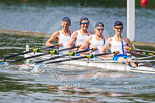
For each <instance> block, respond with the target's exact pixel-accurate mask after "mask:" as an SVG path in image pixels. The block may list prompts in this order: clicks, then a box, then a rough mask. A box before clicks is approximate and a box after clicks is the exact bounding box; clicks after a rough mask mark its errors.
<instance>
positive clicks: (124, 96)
mask: <svg viewBox="0 0 155 103" xmlns="http://www.w3.org/2000/svg"><path fill="white" fill-rule="evenodd" d="M15 1H16V2H13V1H11V2H10V3H9V2H8V1H7V0H6V2H4V1H2V0H0V2H1V4H0V14H1V15H0V20H1V23H0V29H5V30H26V31H38V32H45V33H53V32H54V31H55V30H59V29H61V25H60V22H61V19H62V18H63V17H64V16H69V17H70V18H71V20H72V26H71V27H70V29H72V30H76V29H79V28H80V27H79V19H80V17H81V16H87V17H88V18H89V19H90V22H91V24H90V27H89V30H94V25H95V23H96V22H97V21H102V22H103V23H104V24H105V31H104V34H107V35H109V36H113V34H114V32H113V30H112V27H113V23H114V22H115V21H116V20H121V21H122V22H123V23H124V25H125V26H124V31H123V36H126V8H125V7H126V6H124V5H125V4H126V2H124V1H122V0H121V2H119V3H118V4H117V2H118V0H116V1H117V2H114V3H113V2H112V0H109V1H108V0H105V5H102V3H104V2H101V1H100V2H99V1H98V2H97V4H96V5H98V6H94V5H95V4H94V3H95V2H93V3H92V2H90V3H92V5H93V6H89V2H88V1H87V2H84V3H81V2H82V1H80V0H79V2H77V1H76V0H75V2H70V3H68V4H66V3H65V2H62V3H61V2H60V3H59V2H56V1H54V0H53V3H54V4H53V5H49V3H51V1H50V2H49V0H47V1H48V2H47V3H45V2H43V1H42V0H40V3H38V2H31V0H29V2H30V3H29V2H27V3H23V2H22V3H21V1H20V2H19V3H18V2H17V1H18V0H15ZM25 1H26V0H25ZM121 3H122V4H121ZM136 3H137V2H136ZM115 4H116V5H115ZM137 5H139V4H137ZM154 11H155V9H154V8H152V6H151V7H150V8H149V7H147V8H141V7H139V6H137V8H136V41H141V42H151V43H155V42H154V40H155V35H154V34H155V28H154V26H153V25H154V24H155V20H154V18H155V13H154ZM47 39H48V37H47V36H45V37H44V36H43V37H37V36H36V34H34V35H29V36H26V35H23V36H21V35H12V34H0V57H3V56H7V55H11V54H15V53H20V52H22V51H24V50H25V45H26V44H29V45H30V47H31V48H34V47H43V46H44V44H45V42H46V40H47ZM18 58H22V56H17V57H15V58H9V59H7V60H14V59H18ZM16 64H20V65H21V64H25V62H24V61H22V62H19V63H16ZM23 66H24V65H23ZM23 66H22V67H23ZM25 67H26V66H25ZM154 101H155V75H154V74H143V73H133V72H117V71H107V70H101V69H99V68H93V67H92V68H88V67H82V66H74V65H58V64H54V65H53V66H52V67H44V68H42V69H41V70H40V71H39V72H34V71H31V69H29V70H27V69H24V68H21V67H18V66H17V65H15V64H14V65H7V66H4V65H1V66H0V102H1V103H12V102H17V103H32V102H33V103H55V102H57V103H66V102H68V103H95V102H96V103H97V102H151V103H152V102H154Z"/></svg>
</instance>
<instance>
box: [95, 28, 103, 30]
mask: <svg viewBox="0 0 155 103" xmlns="http://www.w3.org/2000/svg"><path fill="white" fill-rule="evenodd" d="M96 29H97V30H98V31H103V30H104V29H98V28H96Z"/></svg>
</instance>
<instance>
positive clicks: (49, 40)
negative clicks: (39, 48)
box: [46, 31, 59, 47]
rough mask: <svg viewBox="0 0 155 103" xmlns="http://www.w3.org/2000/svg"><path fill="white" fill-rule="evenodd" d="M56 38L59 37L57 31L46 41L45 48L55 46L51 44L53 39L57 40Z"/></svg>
mask: <svg viewBox="0 0 155 103" xmlns="http://www.w3.org/2000/svg"><path fill="white" fill-rule="evenodd" d="M58 36H59V31H56V32H54V33H53V35H52V36H51V37H50V38H49V39H48V40H47V42H46V46H47V47H49V46H55V45H54V44H53V42H54V40H55V39H58ZM57 41H58V40H57Z"/></svg>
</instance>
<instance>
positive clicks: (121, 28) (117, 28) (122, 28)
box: [115, 27, 123, 30]
mask: <svg viewBox="0 0 155 103" xmlns="http://www.w3.org/2000/svg"><path fill="white" fill-rule="evenodd" d="M115 29H117V30H123V28H116V27H115Z"/></svg>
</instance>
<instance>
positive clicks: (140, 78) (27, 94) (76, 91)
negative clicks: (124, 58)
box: [0, 65, 155, 103]
mask: <svg viewBox="0 0 155 103" xmlns="http://www.w3.org/2000/svg"><path fill="white" fill-rule="evenodd" d="M68 68H70V66H69V65H66V66H64V67H63V68H62V66H55V68H52V67H47V68H44V69H46V72H42V73H39V74H37V73H31V72H29V71H27V70H25V71H24V70H22V71H21V70H19V69H11V68H8V67H3V68H0V71H1V72H0V81H1V83H0V92H1V96H0V98H1V101H5V100H6V99H7V101H9V102H11V100H12V99H13V100H15V101H17V102H22V99H24V101H25V102H34V103H37V102H47V103H48V102H51V101H52V102H82V103H83V102H116V101H117V102H139V101H141V102H150V101H154V100H155V99H154V98H153V97H154V91H155V86H154V85H155V80H154V78H155V76H154V74H149V75H148V74H141V73H139V74H138V73H130V72H128V73H127V72H109V71H104V70H103V71H101V70H100V69H99V68H89V70H88V69H86V68H85V67H77V66H71V68H76V70H75V69H74V70H73V69H68ZM79 68H80V69H79ZM82 69H83V70H82ZM97 77H99V78H98V79H95V78H97ZM60 79H63V80H64V81H66V82H68V83H69V82H70V84H71V83H72V84H78V83H79V84H81V85H80V86H75V85H74V86H71V85H70V86H69V85H67V84H66V83H65V82H60ZM93 79H94V80H95V81H92V82H90V81H91V80H93ZM148 79H149V81H148ZM84 83H87V84H84ZM146 95H147V96H146ZM7 97H9V98H7ZM26 98H29V99H26Z"/></svg>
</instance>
